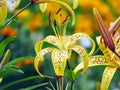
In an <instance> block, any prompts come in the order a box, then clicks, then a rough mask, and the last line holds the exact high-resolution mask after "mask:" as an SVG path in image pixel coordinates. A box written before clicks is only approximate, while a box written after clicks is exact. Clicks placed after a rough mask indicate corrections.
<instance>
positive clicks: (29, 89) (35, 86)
mask: <svg viewBox="0 0 120 90" xmlns="http://www.w3.org/2000/svg"><path fill="white" fill-rule="evenodd" d="M47 84H48V83H41V84H37V85H33V86H30V87H27V88H23V89H19V90H33V89H35V88H38V87H41V86H45V85H47Z"/></svg>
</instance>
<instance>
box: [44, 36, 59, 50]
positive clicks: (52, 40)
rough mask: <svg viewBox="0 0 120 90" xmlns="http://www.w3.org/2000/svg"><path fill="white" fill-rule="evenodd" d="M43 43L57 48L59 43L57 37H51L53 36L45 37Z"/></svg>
mask: <svg viewBox="0 0 120 90" xmlns="http://www.w3.org/2000/svg"><path fill="white" fill-rule="evenodd" d="M44 41H45V42H48V43H50V44H52V45H54V46H56V47H58V48H60V47H61V46H60V41H59V39H58V38H57V37H55V36H53V35H50V36H47V37H46V38H45V39H44Z"/></svg>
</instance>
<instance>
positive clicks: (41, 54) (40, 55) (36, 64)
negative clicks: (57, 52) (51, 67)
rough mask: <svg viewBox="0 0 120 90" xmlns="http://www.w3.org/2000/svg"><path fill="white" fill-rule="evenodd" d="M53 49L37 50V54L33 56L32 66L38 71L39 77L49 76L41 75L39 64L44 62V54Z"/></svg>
mask: <svg viewBox="0 0 120 90" xmlns="http://www.w3.org/2000/svg"><path fill="white" fill-rule="evenodd" d="M54 49H55V48H45V49H43V50H41V51H40V52H38V53H37V56H36V57H35V61H34V67H35V69H36V71H37V72H38V74H39V75H40V76H41V77H49V76H45V75H43V74H41V73H40V71H39V66H40V65H42V64H43V63H44V55H45V54H47V53H49V52H52V51H54ZM49 78H50V77H49Z"/></svg>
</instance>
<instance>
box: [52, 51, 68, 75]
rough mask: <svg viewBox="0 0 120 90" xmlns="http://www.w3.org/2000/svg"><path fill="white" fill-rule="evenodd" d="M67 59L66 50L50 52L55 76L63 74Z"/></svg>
mask: <svg viewBox="0 0 120 90" xmlns="http://www.w3.org/2000/svg"><path fill="white" fill-rule="evenodd" d="M67 59H68V52H67V50H54V51H53V52H52V63H53V67H54V70H55V73H56V75H57V76H64V72H65V67H66V61H67Z"/></svg>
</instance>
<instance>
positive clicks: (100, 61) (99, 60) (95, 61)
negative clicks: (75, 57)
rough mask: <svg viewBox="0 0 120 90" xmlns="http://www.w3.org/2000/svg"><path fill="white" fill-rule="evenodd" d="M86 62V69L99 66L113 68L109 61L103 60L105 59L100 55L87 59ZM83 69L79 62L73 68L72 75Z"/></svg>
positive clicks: (82, 64)
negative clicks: (87, 62) (87, 61)
mask: <svg viewBox="0 0 120 90" xmlns="http://www.w3.org/2000/svg"><path fill="white" fill-rule="evenodd" d="M88 60H89V64H88V67H93V66H100V65H106V66H114V65H113V64H112V63H111V62H110V61H109V60H107V59H105V57H104V56H102V55H97V56H91V57H89V58H88ZM83 67H84V62H81V63H80V64H78V65H77V66H76V67H75V69H74V73H77V72H78V71H79V70H81V69H83Z"/></svg>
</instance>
